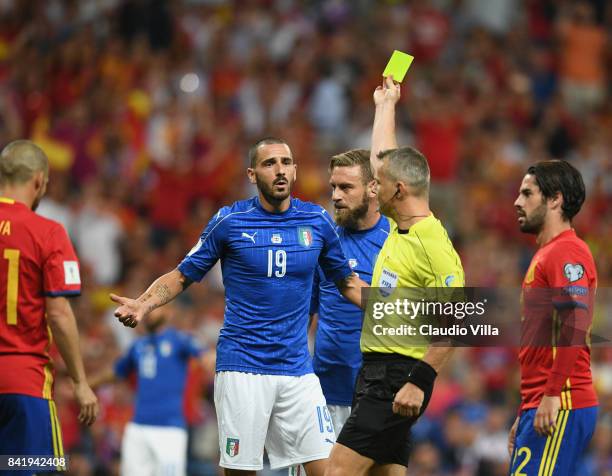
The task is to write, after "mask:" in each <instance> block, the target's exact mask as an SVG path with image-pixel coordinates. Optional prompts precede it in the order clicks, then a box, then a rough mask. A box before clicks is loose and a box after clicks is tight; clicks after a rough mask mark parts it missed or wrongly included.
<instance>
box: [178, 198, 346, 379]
mask: <svg viewBox="0 0 612 476" xmlns="http://www.w3.org/2000/svg"><path fill="white" fill-rule="evenodd" d="M219 259H220V260H221V269H222V273H223V284H224V286H225V320H224V324H223V328H222V329H221V333H220V335H219V341H218V343H217V371H218V372H220V371H237V372H250V373H256V374H267V375H294V376H299V375H304V374H307V373H311V372H312V361H311V358H310V355H309V352H308V336H307V327H308V311H309V306H310V294H311V291H312V283H313V277H314V273H315V270H316V269H317V265H319V266H320V267H321V269H322V270H323V272H324V273H325V276H326V278H327V279H329V280H330V281H331V282H337V281H340V280H342V279H344V278H346V277H347V276H348V275H349V274H350V273H351V269H350V267H349V265H348V262H347V260H346V258H345V256H344V253H343V252H342V247H341V246H340V240H339V237H338V234H337V233H336V229H335V226H334V224H333V221H332V220H331V218H330V217H329V215H328V213H327V212H326V211H325V210H324V209H323V208H322V207H320V206H318V205H314V204H312V203H308V202H302V201H301V200H298V199H295V198H294V199H292V200H291V205H290V207H289V209H288V210H287V211H285V212H282V213H271V212H268V211H266V210H265V209H264V208H263V207H262V206H261V204H260V203H259V199H258V198H257V197H254V198H251V199H249V200H243V201H239V202H236V203H234V204H233V205H231V206H229V207H224V208H222V209H221V210H219V212H218V213H217V214H216V215H215V216H214V217H213V219H212V220H211V221H210V223H209V224H208V226H207V227H206V229H205V230H204V233H202V235H201V237H200V239H199V241H198V243H197V244H196V246H195V247H194V248H193V249H192V250H191V251H190V252H189V254H188V255H187V256H186V257H185V259H184V260H183V261H182V262H181V264H180V265H179V270H180V271H181V273H183V274H184V275H185V276H187V277H188V278H189V279H191V280H194V281H200V280H201V279H202V277H203V276H204V275H205V274H206V272H207V271H208V270H209V269H210V268H211V267H212V266H213V265H214V264H215V262H216V261H217V260H219Z"/></svg>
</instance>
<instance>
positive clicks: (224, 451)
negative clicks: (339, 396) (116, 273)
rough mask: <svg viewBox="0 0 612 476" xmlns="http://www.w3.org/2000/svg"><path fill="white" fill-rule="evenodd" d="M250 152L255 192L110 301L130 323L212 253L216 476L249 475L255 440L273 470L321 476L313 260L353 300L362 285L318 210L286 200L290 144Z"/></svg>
mask: <svg viewBox="0 0 612 476" xmlns="http://www.w3.org/2000/svg"><path fill="white" fill-rule="evenodd" d="M249 159H250V167H249V168H248V169H247V175H248V177H249V180H250V182H251V183H253V184H256V185H257V189H258V195H257V196H256V197H253V198H251V199H249V200H243V201H239V202H236V203H234V204H233V205H231V206H229V207H224V208H222V209H221V210H219V212H218V213H217V214H216V215H215V216H214V217H213V218H212V219H211V221H210V223H209V224H208V226H207V227H206V229H205V230H204V232H203V233H202V235H201V237H200V239H199V240H198V242H197V244H196V245H195V246H194V247H193V249H192V250H191V251H190V252H189V253H188V254H187V256H186V257H185V259H184V260H183V261H182V262H181V263H180V264H179V265H178V267H177V268H176V269H174V270H173V271H171V272H169V273H167V274H165V275H163V276H161V277H160V278H158V279H157V280H155V282H153V284H151V286H150V287H149V288H148V289H147V290H146V291H145V292H144V293H143V294H142V295H141V296H140V297H138V298H137V299H129V298H125V297H120V296H116V295H111V298H112V299H113V300H114V301H115V302H117V303H119V304H120V306H119V307H118V308H117V310H116V311H115V316H117V317H118V318H119V320H120V321H121V322H123V324H124V325H126V326H130V327H134V326H136V325H137V324H138V322H139V321H140V320H141V319H142V318H143V316H144V315H146V314H147V313H149V312H151V311H152V310H153V309H155V308H158V307H160V306H162V305H164V304H166V303H167V302H169V301H171V300H172V299H174V298H175V297H176V296H178V295H179V294H180V293H181V292H182V291H184V290H185V289H186V288H187V287H188V286H189V285H190V284H191V283H192V282H193V281H200V280H201V279H202V278H203V277H204V275H205V274H206V273H207V272H208V270H210V268H211V267H212V266H213V265H214V264H215V263H216V262H217V261H218V260H221V267H222V272H223V283H224V285H225V302H226V307H225V321H224V324H223V328H222V329H221V334H220V336H219V341H218V344H217V364H216V371H217V374H216V377H215V406H216V411H217V421H218V424H219V446H220V450H221V461H220V465H221V466H222V467H223V468H225V474H226V475H254V474H255V471H257V470H260V469H262V468H263V452H264V447H265V449H266V450H267V453H268V456H269V458H270V463H271V466H272V467H273V468H283V467H289V466H292V465H295V464H304V466H305V468H306V472H307V474H309V475H315V476H319V475H322V474H323V472H324V469H325V459H326V458H327V456H328V455H329V452H330V450H331V446H332V444H333V441H334V440H335V435H334V433H333V428H331V427H328V426H327V425H321V424H320V421H321V420H320V418H321V415H325V414H327V409H326V404H325V398H324V396H323V393H322V391H321V386H320V384H319V380H318V378H317V377H316V376H315V375H314V373H313V369H312V361H311V358H310V354H309V352H308V338H307V327H308V311H309V306H310V292H309V291H310V290H311V289H312V282H313V276H314V273H315V271H316V269H317V266H320V267H321V269H322V270H323V272H324V274H325V277H326V279H329V280H330V281H332V282H334V283H336V285H337V286H338V288H339V289H340V291H341V292H342V294H343V295H344V296H345V297H346V298H347V299H349V300H350V301H351V302H354V303H355V304H359V303H360V300H361V287H363V286H366V284H365V283H363V282H362V281H361V280H360V279H359V278H358V277H357V276H356V275H355V274H354V273H353V272H352V271H351V269H350V267H349V264H348V262H347V260H346V258H345V256H344V253H343V252H342V247H341V245H340V239H339V237H338V234H337V233H336V230H335V226H334V223H333V221H332V220H331V218H330V217H329V215H328V214H327V212H326V211H325V210H324V209H323V208H322V207H320V206H318V205H314V204H311V203H308V202H302V201H300V200H298V199H295V198H292V197H291V189H292V187H293V184H294V182H295V179H296V172H297V166H296V165H295V162H294V160H293V156H292V154H291V150H290V149H289V146H288V145H287V144H286V143H285V142H284V141H283V140H280V139H276V138H266V139H262V140H260V141H259V142H257V143H256V144H255V145H254V146H253V147H252V148H251V150H250V151H249Z"/></svg>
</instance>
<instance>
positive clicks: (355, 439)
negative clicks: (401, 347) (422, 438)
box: [337, 352, 433, 466]
mask: <svg viewBox="0 0 612 476" xmlns="http://www.w3.org/2000/svg"><path fill="white" fill-rule="evenodd" d="M417 362H419V361H418V360H416V359H413V358H411V357H405V356H403V355H399V354H378V353H369V352H368V353H365V354H363V366H362V367H361V371H360V372H359V376H358V377H357V385H356V387H355V395H354V397H353V407H352V411H351V415H350V416H349V418H348V420H347V421H346V423H345V424H344V426H343V427H342V431H341V432H340V435H339V436H338V439H337V441H338V443H340V444H342V445H344V446H346V447H348V448H350V449H352V450H353V451H356V452H357V453H359V454H360V455H362V456H365V457H367V458H370V459H373V460H374V461H375V462H376V464H379V465H385V464H401V465H402V466H408V458H409V455H410V427H411V426H412V425H413V424H414V422H415V421H416V419H417V418H415V417H404V416H400V415H397V414H395V413H393V399H394V397H395V394H396V393H397V392H398V391H399V389H400V388H402V387H403V386H404V384H405V383H406V381H407V380H408V375H409V374H410V370H411V369H412V367H413V366H414V365H415V364H416V363H417ZM432 390H433V384H432V386H431V388H429V389H426V391H425V397H424V401H423V406H422V407H421V414H422V413H423V412H424V411H425V408H426V407H427V404H428V403H429V399H430V398H431V392H432ZM419 416H420V415H419Z"/></svg>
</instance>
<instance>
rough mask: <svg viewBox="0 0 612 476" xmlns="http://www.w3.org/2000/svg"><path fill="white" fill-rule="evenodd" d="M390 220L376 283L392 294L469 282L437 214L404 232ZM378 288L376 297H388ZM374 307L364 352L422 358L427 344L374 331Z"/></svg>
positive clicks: (399, 319)
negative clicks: (414, 343)
mask: <svg viewBox="0 0 612 476" xmlns="http://www.w3.org/2000/svg"><path fill="white" fill-rule="evenodd" d="M389 222H390V225H391V227H390V231H389V236H388V238H387V239H386V241H385V243H384V245H383V247H382V249H381V250H380V252H379V254H378V258H377V260H376V264H375V265H374V270H373V273H372V287H374V288H381V289H383V288H384V289H385V290H388V291H389V292H390V293H391V296H392V294H393V288H435V287H439V288H445V287H463V286H465V276H464V273H463V267H462V265H461V260H460V258H459V255H458V254H457V252H456V251H455V249H454V247H453V244H452V243H451V241H450V239H449V237H448V233H447V232H446V230H445V229H444V227H443V226H442V224H441V223H440V221H439V220H438V219H437V218H436V217H435V216H434V215H433V214H432V215H430V216H428V217H427V218H424V219H423V220H421V221H419V222H417V223H415V224H414V225H412V226H411V227H410V230H408V232H406V233H400V232H399V231H398V229H397V224H396V223H394V222H393V221H392V220H389ZM375 292H378V295H373V296H371V298H373V300H374V301H378V300H379V299H380V300H385V299H386V298H388V296H385V295H383V294H382V293H380V291H375ZM385 294H387V293H385ZM371 311H372V310H371V307H370V309H368V311H366V316H365V318H364V328H363V332H362V338H361V351H362V352H382V353H397V354H401V355H406V356H409V357H413V358H415V359H421V358H422V357H423V356H424V355H425V351H426V349H427V347H423V346H418V347H406V345H405V340H403V339H402V337H401V336H400V337H395V336H389V335H385V336H377V335H373V334H374V332H373V331H372V330H371V329H369V327H370V326H371V324H372V322H373V317H372V316H371V315H370V316H368V314H370V313H371ZM368 317H369V319H368ZM387 318H389V319H396V320H397V322H402V323H404V324H408V321H407V319H408V318H407V317H406V316H400V315H397V316H395V315H393V316H387V317H385V319H387ZM402 320H404V321H402ZM372 327H373V326H372ZM364 336H365V338H364ZM402 341H403V342H404V344H402Z"/></svg>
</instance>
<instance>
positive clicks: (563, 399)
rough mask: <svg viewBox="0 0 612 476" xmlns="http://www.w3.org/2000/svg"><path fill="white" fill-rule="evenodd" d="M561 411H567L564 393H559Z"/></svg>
mask: <svg viewBox="0 0 612 476" xmlns="http://www.w3.org/2000/svg"><path fill="white" fill-rule="evenodd" d="M561 410H567V402H566V400H565V392H563V391H562V392H561Z"/></svg>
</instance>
